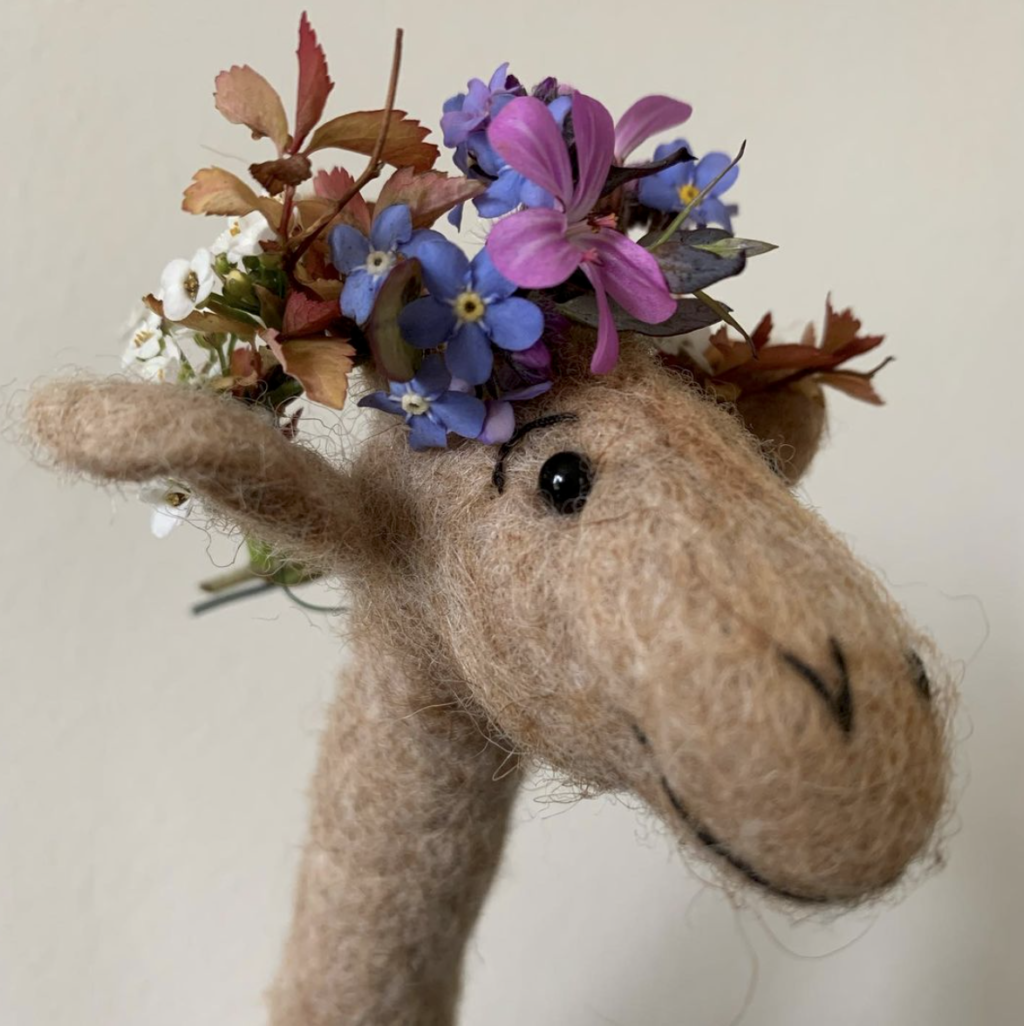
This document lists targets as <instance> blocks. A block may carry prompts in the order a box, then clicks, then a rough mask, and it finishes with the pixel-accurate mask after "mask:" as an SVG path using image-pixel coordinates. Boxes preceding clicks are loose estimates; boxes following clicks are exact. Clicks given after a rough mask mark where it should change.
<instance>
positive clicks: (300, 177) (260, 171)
mask: <svg viewBox="0 0 1024 1026" xmlns="http://www.w3.org/2000/svg"><path fill="white" fill-rule="evenodd" d="M249 174H251V175H252V176H253V178H255V179H256V181H257V182H259V183H260V185H262V186H263V188H264V189H266V190H267V192H269V193H270V194H271V195H274V196H276V195H277V194H278V193H279V192H284V190H285V189H286V188H287V187H288V186H289V185H301V184H302V183H303V182H304V181H306V179H308V178H309V177H310V176H311V175H312V174H313V168H312V166H311V165H310V163H309V157H305V156H303V155H302V154H301V153H300V154H296V155H295V156H294V157H280V158H279V159H277V160H265V161H263V163H262V164H250V165H249Z"/></svg>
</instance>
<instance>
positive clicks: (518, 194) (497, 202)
mask: <svg viewBox="0 0 1024 1026" xmlns="http://www.w3.org/2000/svg"><path fill="white" fill-rule="evenodd" d="M525 184H526V179H525V178H524V177H523V176H522V175H521V174H520V173H519V172H518V171H516V170H514V169H513V168H511V167H504V168H502V169H501V171H500V172H499V173H498V177H497V178H496V179H495V180H494V181H493V182H491V184H490V185H489V186H488V187H487V191H486V192H485V193H484V194H483V195H481V196H477V197H475V198H474V200H473V205H474V206H475V207H476V209H477V211H478V212H479V214H480V216H481V217H487V218H494V217H501V216H503V215H504V214H508V213H510V212H511V211H513V210H515V209H516V207H518V206H519V204H520V203H521V202H522V191H523V186H524V185H525ZM541 191H542V192H543V190H541ZM544 195H547V193H544Z"/></svg>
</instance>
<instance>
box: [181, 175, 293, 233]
mask: <svg viewBox="0 0 1024 1026" xmlns="http://www.w3.org/2000/svg"><path fill="white" fill-rule="evenodd" d="M181 209H182V210H184V211H186V212H187V213H189V214H220V215H223V216H224V217H244V216H245V215H246V214H249V213H252V211H254V210H258V211H260V213H261V214H263V216H264V217H265V218H266V219H267V220H268V221H269V222H270V223H271V224H272V225H277V223H278V221H279V220H280V213H281V206H280V204H279V203H278V202H277V201H276V200H272V199H271V198H270V197H269V196H257V195H256V193H255V192H253V191H252V189H250V188H249V186H248V185H246V184H245V182H243V181H242V180H241V178H237V177H236V176H235V175H233V174H232V173H231V172H230V171H225V170H224V169H223V168H219V167H204V168H201V169H200V170H199V171H197V172H196V173H195V174H194V175H193V176H192V184H191V185H189V187H188V188H187V189H186V190H185V194H184V198H183V199H182V201H181Z"/></svg>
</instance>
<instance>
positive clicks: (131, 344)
mask: <svg viewBox="0 0 1024 1026" xmlns="http://www.w3.org/2000/svg"><path fill="white" fill-rule="evenodd" d="M125 334H126V335H127V341H126V343H125V348H124V354H123V355H122V356H121V366H122V367H124V368H125V369H126V370H127V369H128V368H129V367H130V366H132V364H134V363H135V361H136V360H148V359H150V357H153V356H159V355H160V352H161V345H160V339H161V336H162V335H163V329H162V327H161V321H160V318H159V317H158V316H157V315H156V314H155V313H153V312H152V311H146V312H145V313H138V314H136V315H135V317H134V318H133V320H132V321H130V322H129V323H128V325H127V330H126V332H125Z"/></svg>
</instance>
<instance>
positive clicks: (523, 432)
mask: <svg viewBox="0 0 1024 1026" xmlns="http://www.w3.org/2000/svg"><path fill="white" fill-rule="evenodd" d="M567 420H579V417H578V416H577V415H576V414H575V413H549V414H548V415H547V416H546V417H538V418H537V419H536V420H530V421H527V422H526V423H525V424H523V425H522V426H521V427H518V428H516V431H515V434H513V435H512V437H511V438H510V439H509V440H508V441H507V442H505V443H504V444H503V445H502V447H501V448H500V449H499V450H498V459H497V462H496V463H495V464H494V473H493V474H492V475H491V484H492V485H494V487H495V488H497V489H498V494H499V495H501V494H502V492H504V490H505V460H506V458H507V457H508V454H509V453H510V452H512V450H513V449H514V448H515V447H516V446H517V445H518V444H519V443H520V442H521V441H522V440H523V439H524V438H525V437H526V436H527V435H528V434H529V433H530V432H531V431H537V430H539V429H540V428H546V427H551V426H553V425H554V424H561V423H562V422H563V421H567Z"/></svg>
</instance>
